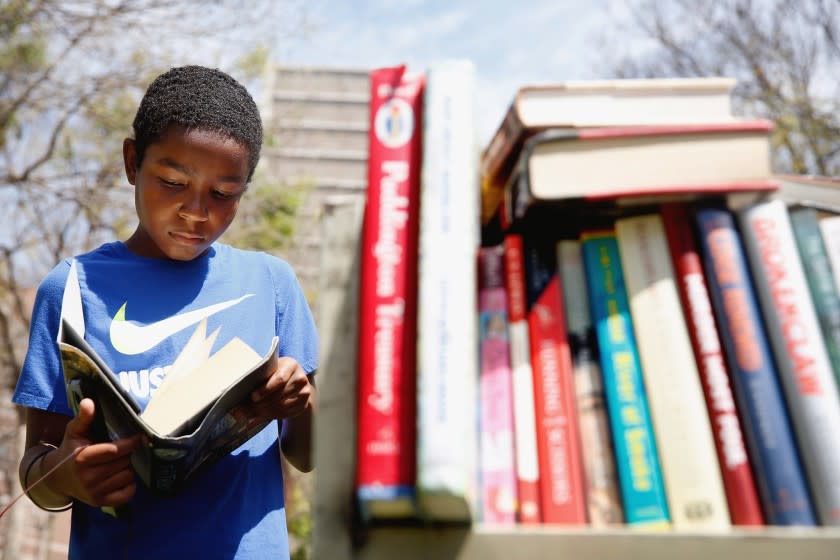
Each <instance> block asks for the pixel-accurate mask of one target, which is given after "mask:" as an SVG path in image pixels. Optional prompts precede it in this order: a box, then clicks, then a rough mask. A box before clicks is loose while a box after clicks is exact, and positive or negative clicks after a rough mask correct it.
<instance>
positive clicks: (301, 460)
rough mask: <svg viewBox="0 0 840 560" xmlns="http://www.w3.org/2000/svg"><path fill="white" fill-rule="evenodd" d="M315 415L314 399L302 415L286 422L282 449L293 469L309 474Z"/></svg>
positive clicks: (281, 441) (282, 437)
mask: <svg viewBox="0 0 840 560" xmlns="http://www.w3.org/2000/svg"><path fill="white" fill-rule="evenodd" d="M314 415H315V404H314V399H313V401H312V403H311V404H310V406H309V407H308V408H307V409H306V411H304V412H303V413H302V414H299V415H297V416H295V417H293V418H287V419H285V420H284V423H285V426H283V431H282V436H281V438H280V448H281V449H282V450H283V455H284V456H285V457H286V459H287V460H288V461H289V463H291V465H292V466H293V467H295V468H296V469H297V470H299V471H301V472H309V471H311V470H312V468H313V466H314V465H313V464H312V421H313V417H314Z"/></svg>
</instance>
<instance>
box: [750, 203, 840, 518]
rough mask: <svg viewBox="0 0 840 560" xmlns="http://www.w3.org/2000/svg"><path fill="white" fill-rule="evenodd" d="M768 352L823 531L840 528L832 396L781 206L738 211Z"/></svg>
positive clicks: (837, 406)
mask: <svg viewBox="0 0 840 560" xmlns="http://www.w3.org/2000/svg"><path fill="white" fill-rule="evenodd" d="M738 221H739V225H740V230H741V235H742V237H743V240H744V249H745V251H746V254H747V258H748V260H749V263H750V266H751V270H752V271H753V272H754V274H753V284H754V287H755V289H756V292H757V294H758V298H759V299H758V301H759V305H760V308H761V311H762V314H763V316H764V319H765V324H766V325H767V333H768V335H769V341H770V348H771V351H772V352H773V356H774V357H775V359H776V366H777V368H778V374H779V378H780V379H781V384H782V389H783V390H784V393H785V397H786V400H787V405H788V411H789V413H790V419H791V422H792V424H793V430H794V433H795V434H796V441H797V443H798V444H799V450H800V453H801V459H802V463H803V465H804V467H805V472H806V475H807V480H808V482H809V484H810V489H811V499H812V503H813V504H814V506H815V509H816V513H817V516H818V517H819V520H820V522H821V524H823V525H840V393H838V391H837V384H836V383H835V381H834V373H833V371H832V369H831V364H830V363H829V360H828V353H827V352H826V349H825V343H824V342H823V337H822V333H821V332H820V328H819V324H818V322H817V316H816V312H815V310H814V304H813V301H812V300H811V295H810V293H809V291H808V285H807V283H806V280H805V273H804V271H803V269H802V262H801V260H800V258H799V253H798V250H797V248H796V243H795V241H794V237H793V230H792V228H791V224H790V218H789V216H788V212H787V206H786V205H785V203H784V202H782V201H781V200H769V201H766V202H762V203H759V204H755V205H752V206H749V207H747V208H743V209H741V210H739V211H738Z"/></svg>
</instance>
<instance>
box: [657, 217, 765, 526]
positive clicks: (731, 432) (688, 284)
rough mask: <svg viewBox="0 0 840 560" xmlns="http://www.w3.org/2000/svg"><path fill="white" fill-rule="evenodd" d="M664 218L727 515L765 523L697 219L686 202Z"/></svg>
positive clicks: (748, 522) (741, 520)
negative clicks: (708, 282) (694, 225)
mask: <svg viewBox="0 0 840 560" xmlns="http://www.w3.org/2000/svg"><path fill="white" fill-rule="evenodd" d="M662 219H663V223H664V226H665V233H666V237H667V239H668V248H669V250H670V252H671V259H672V260H673V263H674V271H675V273H676V275H677V279H678V282H677V284H678V286H679V293H680V300H681V301H682V305H683V308H684V309H685V316H686V323H687V326H688V331H689V335H690V337H691V345H692V347H693V349H694V355H695V357H696V359H697V365H698V369H699V371H700V377H701V382H702V385H703V393H704V396H705V399H706V406H707V407H708V410H709V419H710V420H711V423H712V431H713V433H714V439H715V447H716V448H717V454H718V459H719V461H720V466H721V474H722V477H723V486H724V489H725V491H726V498H727V502H728V504H729V514H730V517H731V519H732V523H733V524H734V525H763V524H764V516H763V514H762V511H761V502H760V501H759V498H758V492H757V490H756V485H755V480H754V479H753V475H752V468H751V465H750V460H749V457H748V455H747V450H746V447H745V445H744V437H743V434H742V430H741V422H740V420H739V418H738V413H737V410H736V408H735V398H734V396H733V393H732V388H731V387H730V383H729V379H730V372H729V368H728V367H727V365H726V361H725V360H724V357H723V352H722V349H721V342H720V335H719V334H718V330H717V325H716V324H715V318H714V313H713V311H712V303H711V300H710V297H709V292H708V288H707V286H706V280H705V277H704V275H703V267H702V264H701V260H700V255H699V254H698V252H697V246H696V242H695V240H694V237H693V234H692V230H691V224H692V223H693V222H692V220H691V217H690V216H689V213H688V209H687V208H686V206H685V205H682V204H667V205H664V206H663V207H662Z"/></svg>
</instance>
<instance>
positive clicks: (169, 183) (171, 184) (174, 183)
mask: <svg viewBox="0 0 840 560" xmlns="http://www.w3.org/2000/svg"><path fill="white" fill-rule="evenodd" d="M160 182H161V183H163V184H164V185H166V186H167V187H170V188H173V189H177V188H180V187H183V186H184V184H183V183H179V182H178V181H169V180H167V179H164V178H163V177H161V178H160Z"/></svg>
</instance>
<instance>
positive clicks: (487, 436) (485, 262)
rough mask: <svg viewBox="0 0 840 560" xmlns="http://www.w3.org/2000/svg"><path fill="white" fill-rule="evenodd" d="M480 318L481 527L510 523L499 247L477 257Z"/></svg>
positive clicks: (509, 378)
mask: <svg viewBox="0 0 840 560" xmlns="http://www.w3.org/2000/svg"><path fill="white" fill-rule="evenodd" d="M478 282H479V283H478V286H479V289H478V313H479V320H480V331H479V332H480V347H479V350H480V357H481V372H480V374H479V380H478V383H479V403H480V405H479V417H478V431H479V449H480V454H479V457H480V461H479V464H480V472H481V475H480V477H479V479H480V481H481V484H480V493H479V495H480V500H479V502H480V506H481V507H480V512H481V521H482V523H487V524H500V525H512V524H514V523H515V522H516V502H517V497H516V464H515V455H514V452H515V449H514V423H513V372H512V370H511V362H510V342H509V341H510V338H509V336H508V314H507V307H508V306H507V293H506V292H505V279H504V254H503V248H502V246H501V245H496V246H493V247H482V248H481V249H480V250H479V253H478Z"/></svg>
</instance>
